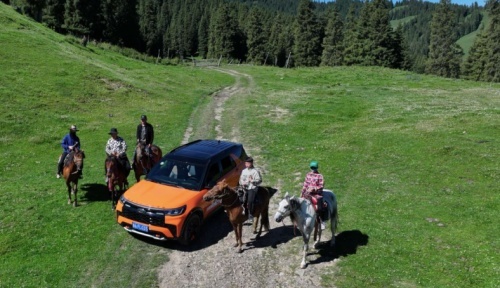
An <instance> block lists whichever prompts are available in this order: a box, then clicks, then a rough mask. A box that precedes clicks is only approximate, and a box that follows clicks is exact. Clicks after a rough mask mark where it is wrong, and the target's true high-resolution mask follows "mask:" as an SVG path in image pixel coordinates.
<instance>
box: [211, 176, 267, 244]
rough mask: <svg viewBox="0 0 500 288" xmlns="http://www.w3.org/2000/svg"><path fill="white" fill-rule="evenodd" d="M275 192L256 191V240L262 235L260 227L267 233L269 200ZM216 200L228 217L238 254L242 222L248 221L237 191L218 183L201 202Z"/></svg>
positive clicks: (263, 188)
mask: <svg viewBox="0 0 500 288" xmlns="http://www.w3.org/2000/svg"><path fill="white" fill-rule="evenodd" d="M275 192H276V189H274V188H271V187H261V186H259V189H258V191H257V196H256V199H258V200H259V201H257V203H255V205H254V213H253V216H254V218H255V219H254V222H253V233H254V234H257V236H256V238H257V239H258V238H259V237H260V235H261V233H262V227H264V229H265V231H269V200H270V198H271V196H272V195H273V194H274V193H275ZM214 199H218V200H220V201H221V205H222V207H224V208H225V209H226V211H227V214H228V216H229V222H231V225H232V226H233V230H234V234H235V236H236V244H235V245H234V247H238V246H239V249H238V252H242V251H243V250H242V248H241V246H242V245H243V240H242V236H243V233H242V232H243V222H245V220H247V219H248V216H246V215H243V205H242V202H241V200H240V197H239V194H238V191H237V190H236V189H233V188H231V187H229V185H228V184H227V182H226V181H225V180H222V181H220V182H219V183H217V185H215V186H214V187H213V188H212V189H210V191H208V192H207V194H205V196H203V200H205V201H212V200H214ZM259 218H260V227H259V231H257V225H258V222H259Z"/></svg>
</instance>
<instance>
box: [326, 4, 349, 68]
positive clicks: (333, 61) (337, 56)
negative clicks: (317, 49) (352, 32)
mask: <svg viewBox="0 0 500 288" xmlns="http://www.w3.org/2000/svg"><path fill="white" fill-rule="evenodd" d="M343 63H344V23H343V22H342V18H341V16H340V13H339V10H338V8H337V6H334V8H333V10H332V11H331V12H330V13H329V19H328V24H327V26H326V31H325V38H323V54H322V55H321V65H325V66H340V65H342V64H343Z"/></svg>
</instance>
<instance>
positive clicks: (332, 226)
mask: <svg viewBox="0 0 500 288" xmlns="http://www.w3.org/2000/svg"><path fill="white" fill-rule="evenodd" d="M331 215H332V216H331V217H330V230H331V231H332V240H330V247H333V246H335V230H337V221H338V214H337V208H335V210H334V211H333V213H331Z"/></svg>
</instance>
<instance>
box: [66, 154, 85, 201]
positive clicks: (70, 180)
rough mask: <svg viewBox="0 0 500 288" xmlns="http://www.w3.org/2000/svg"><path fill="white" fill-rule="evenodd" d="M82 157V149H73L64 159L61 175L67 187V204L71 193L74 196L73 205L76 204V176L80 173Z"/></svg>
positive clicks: (83, 156)
mask: <svg viewBox="0 0 500 288" xmlns="http://www.w3.org/2000/svg"><path fill="white" fill-rule="evenodd" d="M83 158H85V153H83V150H75V151H72V152H71V153H69V154H68V156H67V157H66V159H65V160H64V167H63V177H64V179H65V180H66V186H67V187H68V204H71V202H72V201H71V194H73V195H74V198H75V201H74V202H73V207H76V206H77V205H78V203H77V192H78V178H79V177H80V173H81V171H82V167H83Z"/></svg>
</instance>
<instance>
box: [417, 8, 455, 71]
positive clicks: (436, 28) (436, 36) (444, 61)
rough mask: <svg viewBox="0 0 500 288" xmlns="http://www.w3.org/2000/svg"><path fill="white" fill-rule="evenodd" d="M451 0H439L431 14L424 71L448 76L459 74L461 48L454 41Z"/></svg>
mask: <svg viewBox="0 0 500 288" xmlns="http://www.w3.org/2000/svg"><path fill="white" fill-rule="evenodd" d="M454 19H455V18H454V15H453V12H452V10H451V0H441V1H440V3H439V5H438V7H437V9H436V11H435V12H434V13H433V15H432V22H431V39H430V46H429V58H428V60H427V63H426V69H425V70H426V73H429V74H434V75H438V76H443V77H449V78H458V77H459V76H460V62H461V57H462V54H463V51H462V48H460V46H458V44H456V43H455V41H456V36H455V34H454V27H455V25H456V23H455V21H454Z"/></svg>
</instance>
